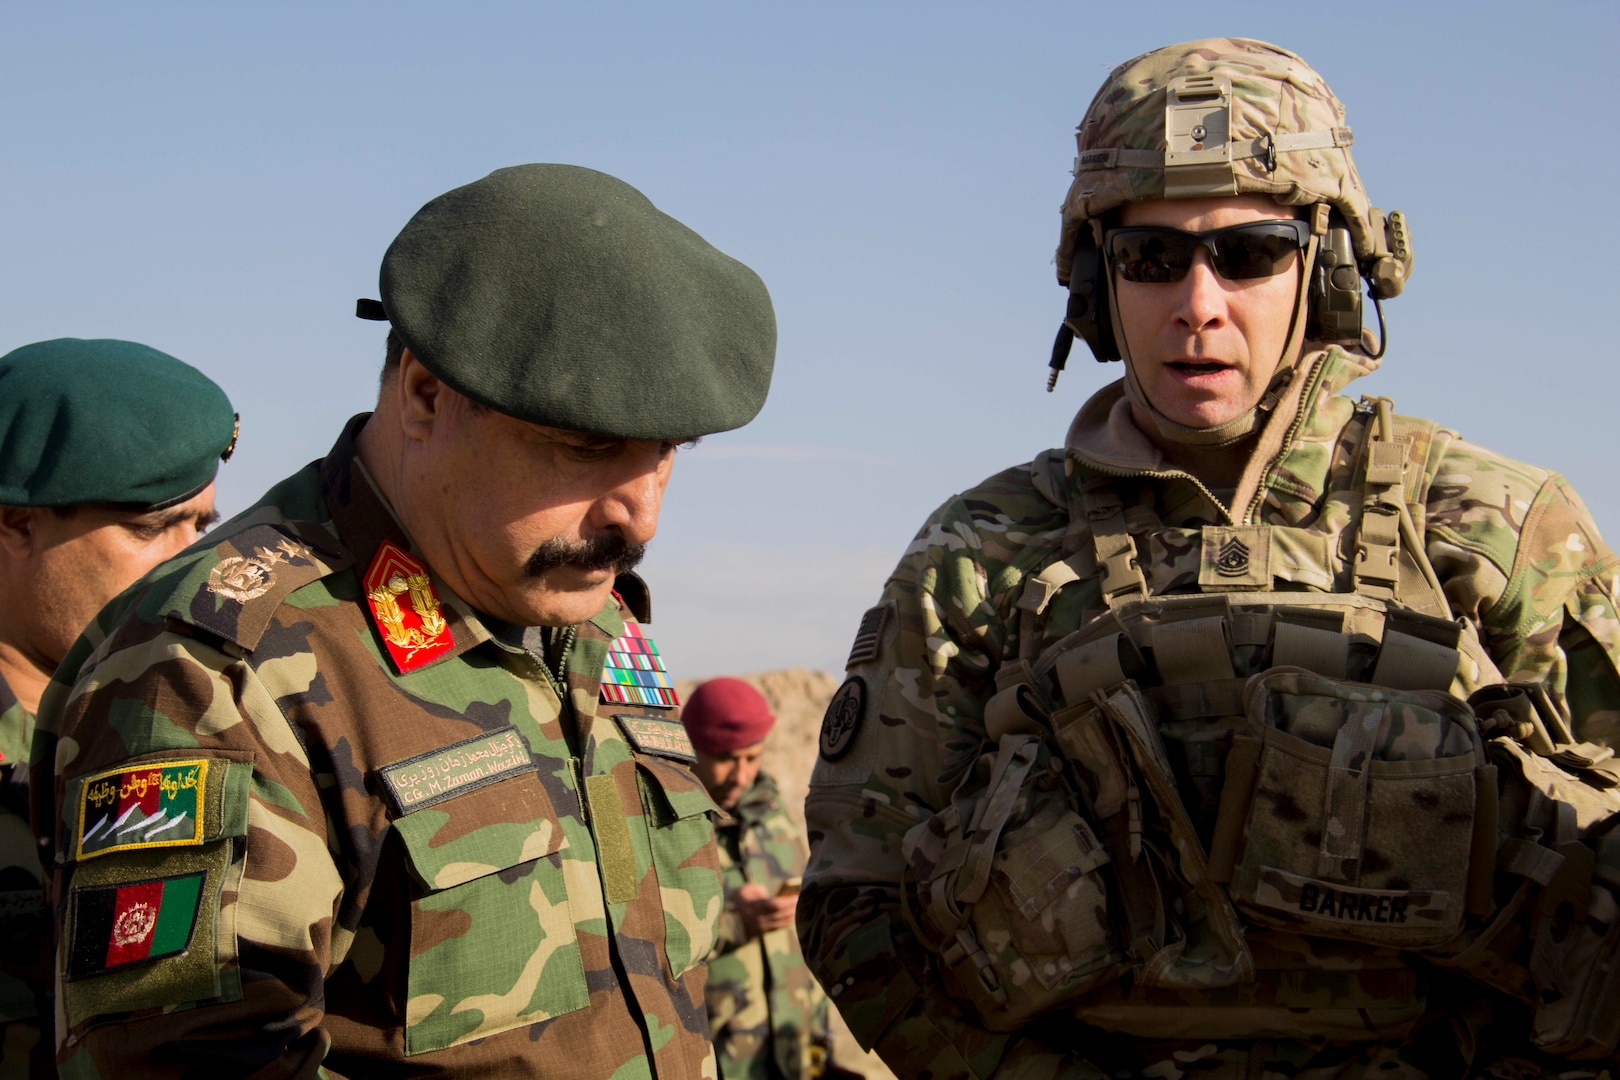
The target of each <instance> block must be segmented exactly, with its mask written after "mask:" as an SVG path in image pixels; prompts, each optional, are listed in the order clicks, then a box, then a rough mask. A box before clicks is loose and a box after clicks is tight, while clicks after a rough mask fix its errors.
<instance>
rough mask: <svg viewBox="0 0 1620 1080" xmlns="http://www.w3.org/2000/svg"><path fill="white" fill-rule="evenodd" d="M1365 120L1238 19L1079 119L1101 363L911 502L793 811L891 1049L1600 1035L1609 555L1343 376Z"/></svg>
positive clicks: (1184, 1068) (1610, 1025)
mask: <svg viewBox="0 0 1620 1080" xmlns="http://www.w3.org/2000/svg"><path fill="white" fill-rule="evenodd" d="M1350 138H1351V137H1350V130H1349V128H1348V127H1346V126H1345V119H1344V112H1343V108H1342V106H1341V105H1340V104H1339V102H1338V101H1337V99H1335V98H1334V97H1333V95H1332V93H1331V92H1330V91H1329V89H1328V87H1327V86H1326V84H1325V83H1324V82H1323V81H1322V79H1321V77H1320V76H1318V75H1317V74H1316V73H1315V72H1314V71H1312V70H1311V69H1310V68H1309V67H1308V66H1306V65H1305V64H1304V63H1303V62H1302V61H1301V60H1300V59H1299V58H1298V57H1296V56H1294V55H1292V54H1290V53H1287V52H1285V51H1283V50H1281V49H1277V48H1275V47H1272V46H1269V45H1266V44H1263V43H1261V42H1256V41H1245V40H1232V39H1216V40H1207V41H1196V42H1189V43H1186V44H1182V45H1174V46H1170V47H1168V48H1165V49H1161V50H1159V51H1157V52H1153V53H1148V54H1146V55H1145V56H1142V57H1139V58H1137V59H1135V60H1132V61H1130V62H1128V63H1126V64H1124V65H1122V66H1121V67H1119V68H1117V69H1116V70H1115V71H1114V72H1113V74H1112V75H1111V76H1110V77H1109V79H1108V81H1107V82H1106V83H1105V84H1104V86H1103V87H1102V89H1101V91H1100V92H1099V93H1098V95H1097V97H1096V99H1095V100H1094V101H1093V102H1092V104H1091V107H1090V109H1089V110H1088V112H1087V113H1086V116H1085V119H1084V121H1083V122H1082V124H1081V125H1080V128H1079V133H1078V141H1079V151H1080V152H1079V157H1078V159H1077V161H1076V169H1075V178H1074V184H1073V186H1072V187H1071V189H1070V191H1069V195H1068V198H1067V200H1066V201H1065V203H1064V207H1063V228H1062V239H1061V243H1060V246H1059V249H1058V258H1057V265H1058V267H1059V277H1060V281H1062V282H1063V283H1064V284H1066V285H1067V286H1068V288H1069V290H1070V305H1069V314H1068V319H1067V321H1066V324H1065V325H1066V330H1065V334H1064V337H1065V338H1067V337H1069V336H1070V335H1079V336H1081V337H1083V338H1084V339H1085V340H1086V343H1087V344H1088V345H1089V346H1090V347H1091V348H1092V350H1093V351H1094V353H1095V354H1096V356H1097V357H1098V359H1100V360H1109V359H1117V358H1120V357H1123V358H1124V375H1125V377H1124V379H1123V380H1122V381H1120V382H1116V383H1114V384H1112V385H1110V386H1107V387H1105V388H1104V389H1102V390H1101V391H1099V392H1098V393H1097V394H1096V395H1094V396H1093V397H1092V398H1091V399H1090V400H1089V401H1088V402H1086V403H1085V404H1084V405H1083V406H1081V408H1080V411H1079V413H1078V415H1077V416H1076V417H1075V420H1074V423H1073V425H1072V426H1071V428H1070V430H1069V433H1068V436H1067V439H1066V441H1065V444H1064V447H1063V448H1062V449H1060V450H1054V451H1048V452H1046V453H1044V454H1041V455H1040V456H1038V457H1037V458H1036V459H1035V460H1034V461H1033V462H1032V463H1030V464H1028V465H1023V466H1019V467H1017V468H1014V469H1009V470H1008V471H1006V472H1003V473H1000V474H998V475H996V476H993V477H991V478H990V479H988V480H986V481H984V482H983V483H981V484H979V485H978V486H977V487H974V488H972V489H971V490H969V491H967V492H965V493H963V494H961V495H958V496H955V497H952V498H951V499H949V500H948V501H947V502H945V504H944V505H943V506H941V507H940V508H939V510H937V511H936V512H935V513H934V515H933V516H932V517H931V518H930V519H929V520H928V522H927V523H926V524H925V525H924V526H923V528H922V530H921V532H920V533H919V534H918V536H917V538H916V539H915V540H914V541H913V542H912V544H911V546H910V548H908V550H907V552H906V554H905V555H904V557H903V558H902V559H901V561H900V563H899V566H898V567H897V568H896V570H895V571H894V573H893V575H892V576H891V577H890V579H889V581H888V584H887V586H886V588H885V590H884V594H883V598H882V601H881V602H880V603H879V604H878V605H877V606H876V607H874V608H872V609H871V610H870V611H868V612H867V614H866V616H865V618H864V619H863V620H862V623H861V626H860V630H859V633H858V635H857V637H856V640H855V644H854V647H853V649H852V651H851V654H850V657H849V676H848V679H847V681H846V682H845V683H844V684H843V685H842V687H841V688H840V690H839V692H838V693H837V695H836V696H835V697H834V700H833V703H832V705H831V707H830V708H829V710H828V713H827V717H826V720H825V721H824V723H823V728H822V735H821V746H820V757H819V760H818V762H817V765H816V770H815V774H814V777H813V779H812V785H811V791H810V795H809V799H808V802H807V805H806V813H807V818H808V825H809V829H810V840H811V852H812V854H811V863H810V866H809V869H808V871H807V874H806V883H805V892H804V896H803V898H802V899H801V901H800V904H799V930H800V935H801V938H802V940H803V942H804V945H805V952H806V955H807V956H808V957H809V959H810V962H811V964H812V966H813V968H814V969H815V971H816V973H817V975H818V977H819V978H820V980H821V983H822V985H823V986H824V987H826V988H827V991H828V993H829V995H830V996H831V998H832V1000H833V1002H834V1004H835V1005H836V1006H837V1007H838V1008H839V1009H840V1010H841V1011H842V1012H843V1015H844V1017H845V1018H846V1019H847V1020H848V1022H849V1025H850V1027H851V1028H852V1029H853V1031H854V1033H855V1035H856V1036H857V1038H858V1039H860V1040H861V1042H862V1043H863V1044H865V1045H868V1046H875V1047H876V1048H877V1050H878V1051H879V1053H880V1054H882V1056H883V1057H884V1058H885V1059H887V1061H888V1062H889V1063H890V1064H891V1066H893V1067H894V1068H895V1070H896V1071H897V1072H899V1073H900V1074H901V1075H907V1076H917V1075H928V1076H931V1077H935V1078H944V1077H966V1076H973V1077H988V1076H997V1077H1020V1078H1023V1077H1056V1076H1062V1077H1098V1076H1119V1077H1125V1076H1153V1077H1179V1076H1191V1075H1197V1076H1199V1077H1258V1076H1265V1077H1284V1076H1288V1077H1296V1076H1300V1077H1305V1076H1308V1077H1312V1078H1327V1077H1372V1076H1377V1077H1389V1076H1401V1077H1461V1076H1465V1075H1466V1076H1479V1075H1493V1076H1508V1075H1511V1076H1540V1075H1580V1076H1592V1075H1597V1074H1599V1073H1600V1072H1601V1071H1602V1070H1604V1068H1605V1066H1606V1065H1607V1066H1608V1067H1610V1068H1612V1063H1613V1054H1614V1052H1615V1050H1614V1048H1615V1039H1616V1033H1617V1028H1620V1000H1617V995H1620V985H1617V979H1620V975H1617V972H1620V964H1617V963H1616V960H1617V957H1616V944H1617V940H1620V920H1617V919H1616V903H1615V895H1614V893H1615V889H1616V888H1617V887H1620V834H1616V833H1614V832H1612V831H1611V830H1612V826H1613V823H1614V822H1615V821H1616V820H1620V817H1617V816H1616V815H1615V811H1616V809H1620V802H1617V801H1616V799H1615V797H1614V793H1613V790H1612V789H1613V787H1614V784H1615V782H1616V779H1617V778H1620V770H1617V769H1616V767H1615V765H1614V762H1613V760H1612V758H1611V754H1612V751H1611V749H1610V748H1611V747H1612V746H1614V745H1615V744H1616V743H1617V742H1620V674H1617V658H1620V621H1617V619H1616V592H1617V581H1616V577H1617V573H1620V563H1617V560H1616V558H1615V556H1614V554H1613V553H1611V552H1610V551H1609V549H1608V548H1606V547H1605V546H1604V544H1603V542H1602V540H1601V539H1600V538H1599V536H1598V533H1597V529H1596V528H1595V527H1594V525H1593V523H1592V521H1591V519H1590V517H1589V516H1588V514H1587V512H1586V510H1585V509H1584V507H1583V506H1582V505H1581V503H1580V501H1579V500H1578V499H1577V498H1576V496H1575V494H1574V492H1573V491H1571V490H1570V488H1569V486H1568V485H1567V483H1566V482H1565V481H1564V480H1563V479H1562V478H1561V477H1559V476H1557V475H1555V474H1552V473H1548V472H1546V471H1544V470H1542V469H1538V468H1535V467H1533V466H1529V465H1523V464H1520V463H1518V462H1513V461H1509V460H1506V459H1504V458H1502V457H1499V456H1497V455H1495V454H1492V453H1490V452H1489V451H1486V450H1483V449H1480V448H1479V447H1477V446H1474V445H1472V444H1470V443H1467V442H1464V441H1463V440H1462V439H1461V438H1460V437H1459V436H1458V435H1457V434H1456V433H1455V432H1453V431H1451V430H1449V429H1446V428H1442V427H1440V426H1439V425H1437V424H1434V423H1432V422H1430V421H1426V420H1420V419H1415V418H1410V417H1405V416H1399V415H1396V414H1395V413H1394V412H1393V411H1392V410H1391V408H1390V407H1389V403H1388V402H1387V401H1384V400H1366V399H1363V400H1362V402H1361V403H1360V404H1357V403H1356V402H1355V401H1354V400H1353V399H1351V398H1349V397H1346V396H1343V394H1342V393H1341V391H1342V390H1343V388H1344V386H1345V385H1346V384H1347V383H1348V382H1350V380H1352V379H1354V378H1356V377H1357V376H1360V375H1363V374H1365V373H1367V372H1370V371H1372V370H1373V369H1374V368H1375V367H1376V366H1377V361H1378V358H1379V356H1380V355H1381V353H1382V343H1381V339H1380V341H1379V343H1378V345H1377V348H1376V349H1374V348H1372V347H1371V345H1372V339H1371V338H1368V344H1367V346H1365V347H1364V346H1363V344H1362V331H1361V320H1360V312H1359V304H1360V299H1361V289H1362V279H1365V280H1366V281H1367V283H1368V288H1369V290H1370V292H1371V295H1372V296H1373V298H1374V300H1375V301H1381V300H1383V299H1387V298H1389V297H1392V296H1394V295H1396V294H1397V293H1398V292H1400V291H1401V289H1402V286H1403V285H1404V284H1405V281H1406V278H1407V275H1408V273H1409V272H1410V270H1411V265H1412V248H1411V238H1410V236H1409V234H1408V231H1407V226H1406V222H1405V221H1404V219H1403V218H1402V217H1401V216H1400V215H1399V214H1397V213H1393V212H1392V213H1388V214H1385V213H1384V212H1382V211H1381V210H1378V209H1376V208H1375V207H1373V206H1372V205H1371V204H1370V203H1369V201H1368V196H1367V194H1366V193H1365V191H1364V190H1363V188H1362V185H1361V181H1360V179H1359V178H1358V177H1357V175H1356V171H1355V167H1354V165H1353V164H1352V162H1351V158H1350V154H1349V146H1350ZM1066 345H1067V341H1065V340H1063V338H1060V342H1059V348H1058V349H1057V350H1056V353H1055V355H1054V368H1056V367H1059V366H1061V361H1062V354H1063V352H1064V348H1065V346H1066ZM1606 759H1607V760H1606ZM1572 1059H1580V1060H1582V1061H1584V1062H1586V1064H1585V1065H1582V1066H1574V1065H1570V1064H1568V1062H1569V1061H1570V1060H1572Z"/></svg>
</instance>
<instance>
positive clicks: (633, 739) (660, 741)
mask: <svg viewBox="0 0 1620 1080" xmlns="http://www.w3.org/2000/svg"><path fill="white" fill-rule="evenodd" d="M613 719H614V721H615V722H617V723H618V725H619V730H621V731H623V732H624V737H625V738H626V739H628V740H629V741H630V745H631V746H633V747H635V748H636V751H637V752H638V753H642V754H656V755H658V756H659V757H667V758H674V759H675V760H676V761H684V762H686V763H687V764H688V765H691V764H693V763H694V762H696V761H697V752H696V751H694V750H693V749H692V740H691V738H690V737H689V736H688V735H687V734H686V726H685V725H684V724H681V723H679V722H678V721H675V720H660V719H658V718H657V717H656V716H625V715H623V714H621V713H615V714H614V716H613Z"/></svg>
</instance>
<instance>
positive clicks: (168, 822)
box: [73, 758, 208, 859]
mask: <svg viewBox="0 0 1620 1080" xmlns="http://www.w3.org/2000/svg"><path fill="white" fill-rule="evenodd" d="M207 781H208V760H207V759H206V758H197V759H195V760H192V761H154V762H150V763H148V764H144V765H137V766H134V767H126V768H122V769H114V770H112V771H110V772H104V773H98V774H97V775H95V776H90V777H87V778H86V779H85V781H84V786H83V788H81V789H80V791H81V794H80V796H79V814H78V828H77V830H76V835H75V837H74V845H73V846H74V853H75V856H76V857H77V858H80V859H88V858H91V857H92V856H96V855H106V854H109V853H111V852H114V851H134V850H138V849H140V848H157V847H185V846H188V845H196V844H201V843H202V842H203V814H204V812H205V809H204V808H205V805H206V800H205V799H204V797H203V796H204V793H205V792H206V791H207Z"/></svg>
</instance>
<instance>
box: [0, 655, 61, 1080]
mask: <svg viewBox="0 0 1620 1080" xmlns="http://www.w3.org/2000/svg"><path fill="white" fill-rule="evenodd" d="M33 735H34V718H33V716H32V715H30V714H29V712H28V710H26V709H24V708H23V707H22V705H21V704H19V703H18V701H17V697H16V695H15V694H13V693H12V692H11V688H10V687H8V686H7V685H6V680H5V679H4V678H3V677H0V949H3V950H4V951H3V953H0V1026H3V1034H0V1039H3V1042H0V1077H3V1078H9V1077H26V1076H28V1075H30V1072H29V1059H30V1056H31V1054H32V1052H33V1049H34V1047H35V1046H37V1045H38V1044H39V1043H41V1042H42V1041H43V1042H45V1043H49V1042H50V1036H49V1033H48V1031H42V1030H41V1029H42V1026H44V1025H42V1024H41V1021H40V1018H41V1017H45V1018H46V1020H45V1024H46V1025H48V1024H49V1016H50V1008H51V1006H50V993H49V991H50V986H51V953H50V922H49V920H47V919H46V918H45V906H44V881H43V880H42V878H43V874H42V873H41V869H40V865H39V853H38V848H37V846H36V845H35V844H34V834H33V833H32V832H31V831H30V830H29V828H28V745H29V742H30V740H31V739H32V738H33Z"/></svg>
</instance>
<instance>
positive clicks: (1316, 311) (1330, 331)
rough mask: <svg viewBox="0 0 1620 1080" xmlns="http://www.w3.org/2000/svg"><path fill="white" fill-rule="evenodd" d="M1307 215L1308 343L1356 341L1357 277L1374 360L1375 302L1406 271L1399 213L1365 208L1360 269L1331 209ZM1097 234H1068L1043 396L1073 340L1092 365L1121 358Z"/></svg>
mask: <svg viewBox="0 0 1620 1080" xmlns="http://www.w3.org/2000/svg"><path fill="white" fill-rule="evenodd" d="M1314 213H1315V215H1316V221H1315V222H1314V223H1313V231H1314V232H1316V233H1317V234H1319V235H1320V236H1321V238H1322V239H1321V242H1320V243H1319V244H1318V245H1317V250H1316V260H1315V262H1314V263H1312V265H1311V270H1310V273H1309V274H1307V275H1306V276H1305V286H1304V287H1305V289H1306V290H1307V294H1308V295H1307V301H1306V306H1305V336H1306V337H1307V338H1308V339H1310V340H1312V341H1327V342H1334V343H1338V344H1360V342H1361V291H1362V279H1363V277H1365V278H1366V282H1367V292H1368V294H1369V295H1370V296H1371V297H1372V299H1373V307H1374V308H1375V309H1376V310H1377V313H1378V352H1377V353H1376V354H1374V355H1373V357H1372V358H1373V359H1374V360H1376V359H1378V358H1380V357H1382V356H1383V355H1384V346H1385V344H1386V343H1387V341H1388V335H1387V334H1386V332H1385V327H1384V307H1383V304H1382V303H1381V301H1382V300H1383V299H1385V298H1386V297H1390V296H1395V295H1396V294H1398V293H1399V292H1400V291H1401V286H1402V285H1403V284H1404V282H1405V277H1406V273H1407V270H1408V268H1410V266H1411V261H1412V260H1411V237H1410V234H1409V233H1408V231H1407V227H1406V219H1405V216H1404V215H1403V214H1402V213H1401V212H1400V211H1399V210H1395V211H1392V212H1391V213H1390V214H1389V216H1388V217H1387V218H1384V216H1383V214H1382V213H1381V212H1379V211H1378V210H1377V209H1376V208H1374V209H1373V211H1372V213H1373V215H1374V218H1373V220H1374V223H1375V227H1376V226H1377V225H1382V226H1383V228H1382V229H1381V230H1378V231H1381V232H1382V233H1383V234H1384V241H1385V242H1384V245H1383V246H1382V248H1381V250H1379V251H1375V252H1374V253H1373V255H1372V257H1371V258H1369V259H1368V260H1366V261H1367V263H1368V266H1367V268H1366V270H1365V271H1363V269H1362V268H1361V267H1360V266H1359V265H1358V263H1357V260H1356V253H1355V247H1354V245H1353V244H1352V243H1351V239H1350V229H1349V228H1348V227H1347V226H1346V225H1345V222H1344V218H1343V216H1342V215H1340V213H1339V211H1338V210H1336V209H1333V208H1332V207H1331V206H1330V205H1329V204H1328V203H1317V204H1316V208H1315V211H1314ZM1379 219H1382V220H1381V221H1380V220H1379ZM1104 229H1106V226H1104ZM1098 231H1100V230H1098V229H1096V228H1094V227H1092V225H1091V223H1089V222H1087V223H1085V224H1083V225H1082V226H1081V228H1080V229H1079V233H1078V235H1077V236H1076V237H1075V239H1076V244H1075V250H1074V262H1073V263H1072V264H1071V265H1070V267H1069V307H1068V311H1067V312H1065V314H1064V316H1063V325H1062V326H1060V327H1059V328H1058V332H1057V340H1056V341H1054V342H1053V343H1052V359H1051V361H1050V363H1049V364H1048V365H1047V366H1048V367H1050V368H1051V373H1050V374H1049V375H1048V376H1047V379H1046V389H1047V390H1048V391H1051V390H1052V389H1053V388H1054V387H1056V386H1057V380H1058V373H1059V372H1061V371H1062V370H1063V368H1064V365H1065V364H1066V363H1067V362H1068V359H1069V351H1070V350H1071V349H1072V348H1073V347H1074V339H1075V337H1076V336H1079V337H1080V338H1082V339H1083V340H1084V341H1085V343H1086V344H1087V345H1088V346H1090V347H1091V353H1092V355H1093V356H1095V357H1096V358H1097V360H1098V362H1099V363H1107V362H1109V361H1111V360H1119V359H1122V354H1121V352H1120V348H1119V341H1118V339H1117V337H1116V336H1115V333H1114V316H1113V308H1112V305H1111V304H1110V303H1109V300H1108V283H1109V277H1110V275H1109V271H1108V260H1107V258H1106V257H1105V256H1104V254H1103V250H1102V248H1100V247H1098V246H1097V237H1096V233H1097V232H1098ZM1392 256H1393V257H1392Z"/></svg>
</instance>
